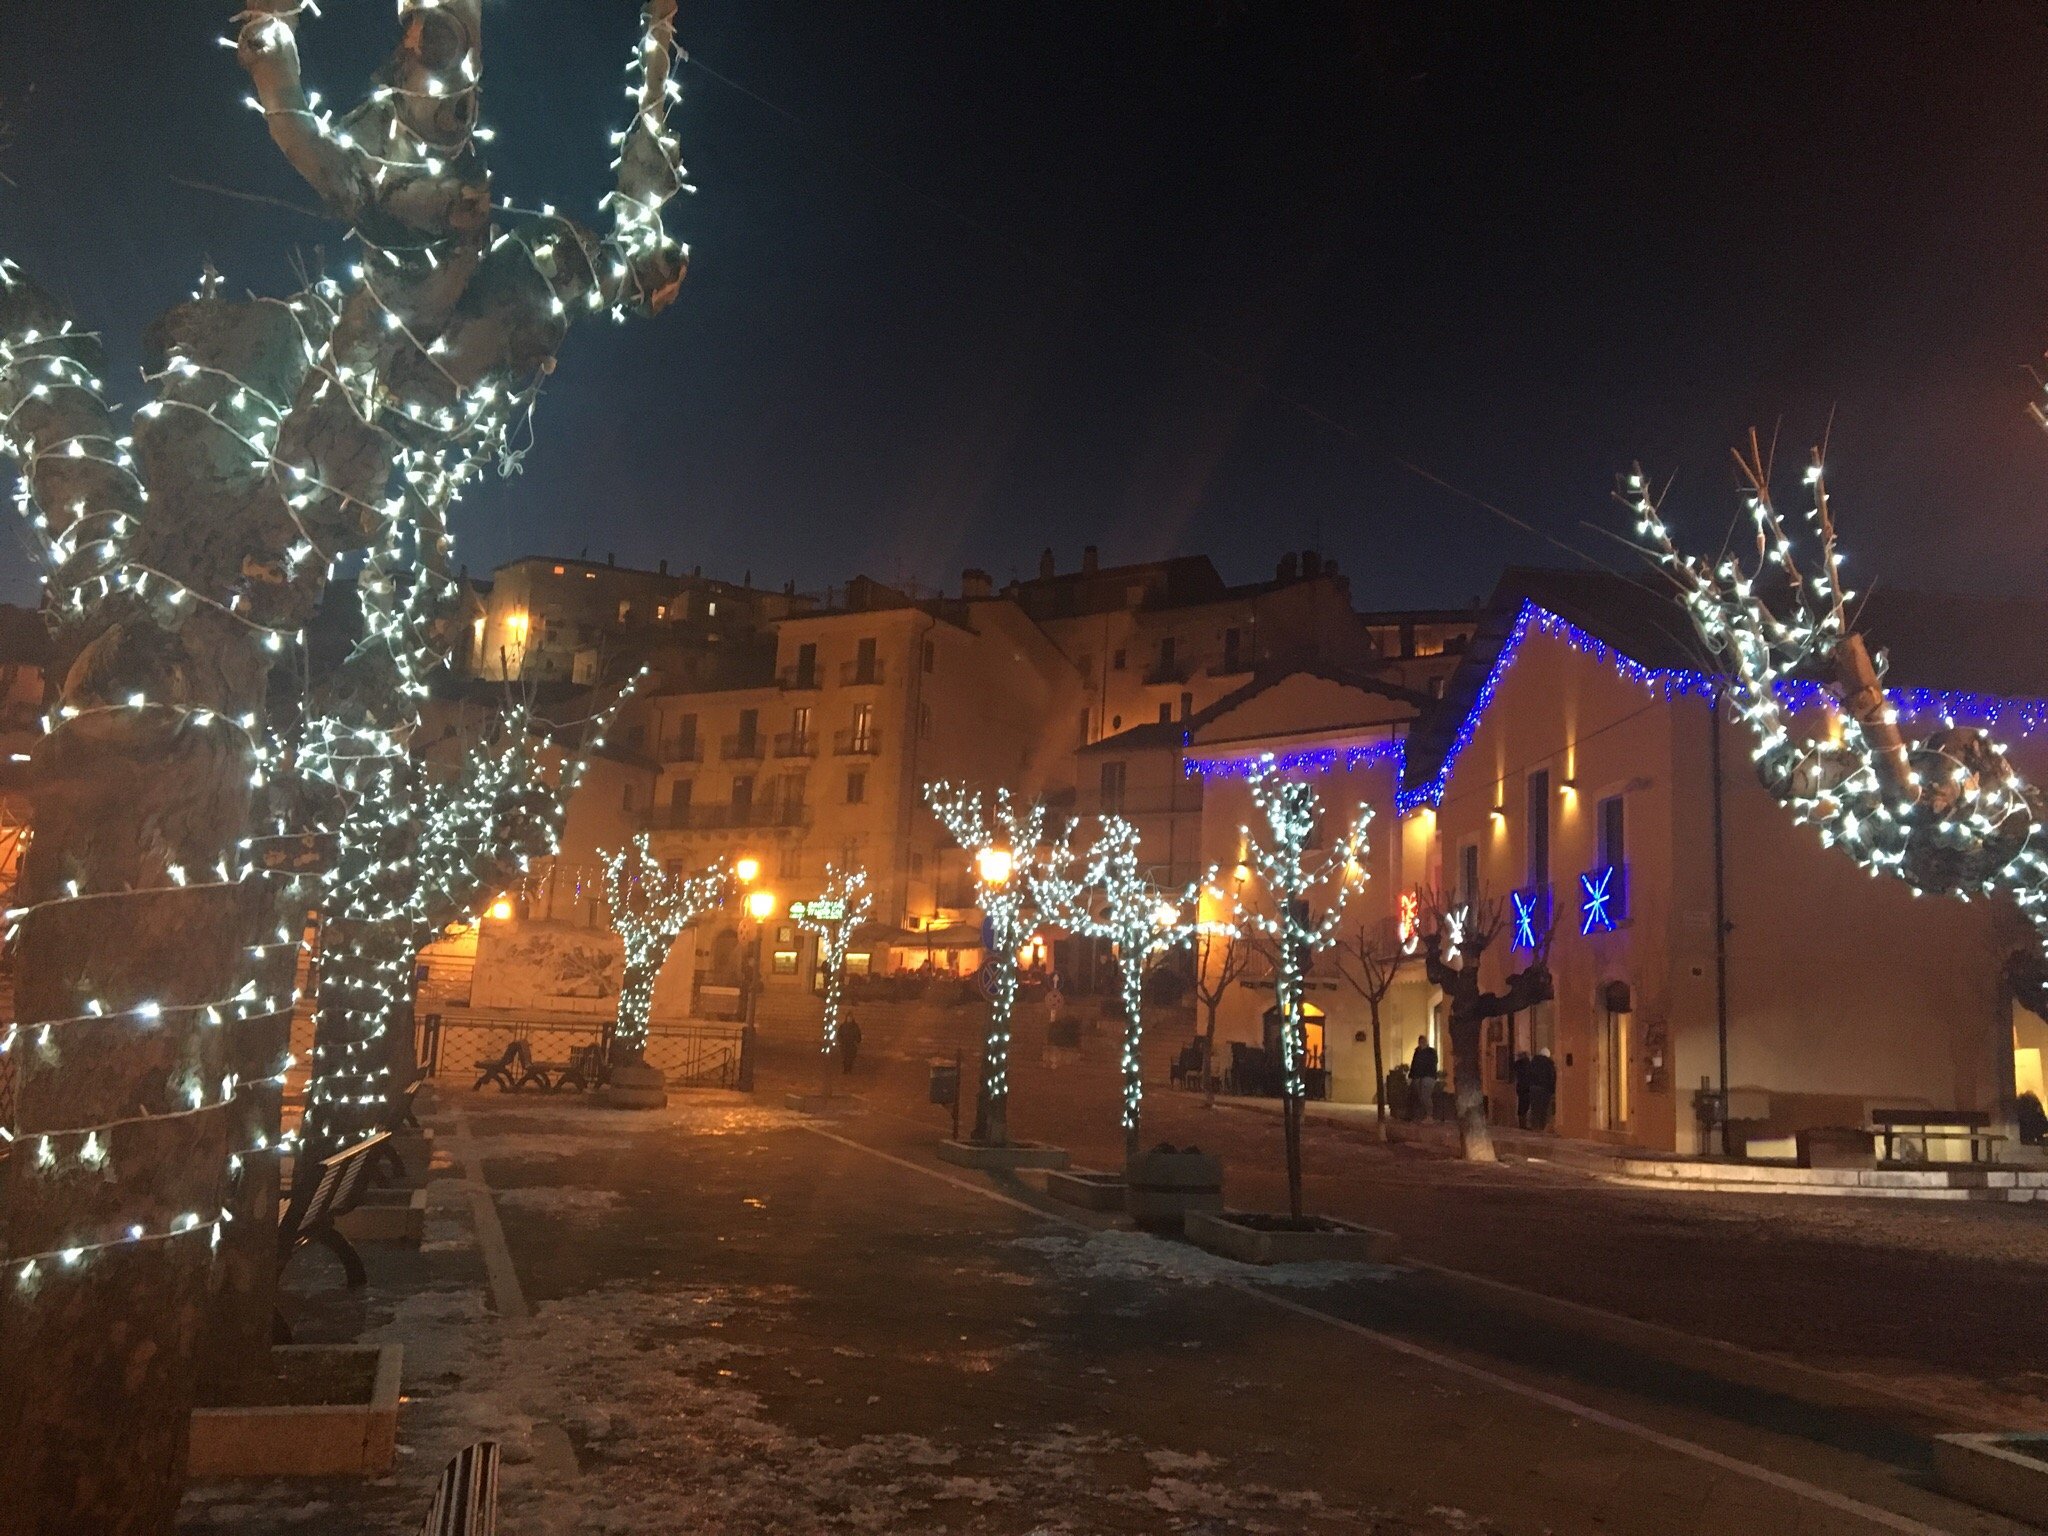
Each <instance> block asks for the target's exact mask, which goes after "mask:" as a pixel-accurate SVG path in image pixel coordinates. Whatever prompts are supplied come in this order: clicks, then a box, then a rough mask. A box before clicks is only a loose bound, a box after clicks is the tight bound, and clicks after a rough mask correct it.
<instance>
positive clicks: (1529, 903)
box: [1508, 886, 1550, 949]
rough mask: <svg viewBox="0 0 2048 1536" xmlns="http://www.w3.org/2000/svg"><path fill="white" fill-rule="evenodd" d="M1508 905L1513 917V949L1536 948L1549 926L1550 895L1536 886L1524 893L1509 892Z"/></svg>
mask: <svg viewBox="0 0 2048 1536" xmlns="http://www.w3.org/2000/svg"><path fill="white" fill-rule="evenodd" d="M1508 905H1509V907H1510V908H1511V909H1512V913H1513V917H1514V925H1515V938H1514V946H1515V948H1516V949H1534V948H1536V946H1537V945H1538V944H1540V943H1541V942H1542V939H1543V933H1544V930H1546V929H1547V928H1548V927H1549V926H1550V912H1549V906H1550V893H1549V892H1548V891H1546V890H1543V889H1541V888H1540V887H1537V886H1531V887H1530V888H1529V889H1528V890H1525V891H1510V892H1509V893H1508Z"/></svg>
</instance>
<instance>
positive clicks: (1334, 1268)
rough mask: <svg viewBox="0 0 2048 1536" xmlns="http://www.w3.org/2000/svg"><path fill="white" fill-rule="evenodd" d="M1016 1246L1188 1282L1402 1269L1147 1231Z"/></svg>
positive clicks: (1075, 1269) (1332, 1276)
mask: <svg viewBox="0 0 2048 1536" xmlns="http://www.w3.org/2000/svg"><path fill="white" fill-rule="evenodd" d="M1009 1246H1010V1247H1012V1248H1024V1249H1028V1250H1030V1251H1031V1252H1033V1253H1037V1254H1042V1255H1043V1256H1045V1257H1046V1258H1048V1259H1050V1260H1051V1261H1052V1262H1053V1264H1054V1266H1055V1267H1056V1268H1057V1269H1058V1270H1059V1271H1060V1272H1061V1273H1062V1274H1063V1275H1066V1276H1070V1277H1072V1276H1078V1277H1085V1278H1087V1279H1091V1280H1174V1281H1178V1282H1180V1283H1181V1284H1183V1285H1243V1284H1245V1283H1247V1282H1255V1283H1257V1284H1260V1285H1276V1286H1293V1287H1300V1288H1304V1289H1321V1288H1323V1287H1326V1286H1332V1285H1347V1284H1350V1283H1351V1282H1353V1281H1357V1280H1384V1279H1389V1278H1391V1277H1392V1276H1394V1275H1395V1274H1397V1273H1399V1271H1397V1270H1395V1269H1392V1268H1389V1267H1387V1266H1385V1265H1380V1264H1340V1263H1316V1264H1240V1263H1238V1261H1237V1260H1235V1259H1226V1258H1224V1257H1223V1256H1222V1255H1220V1254H1214V1253H1210V1252H1209V1251H1207V1250H1206V1249H1203V1248H1197V1247H1195V1246H1194V1245H1193V1244H1192V1243H1174V1242H1168V1241H1167V1240H1166V1239H1164V1238H1159V1237H1153V1236H1152V1235H1150V1234H1149V1233H1145V1232H1119V1231H1110V1232H1097V1233H1095V1234H1094V1235H1093V1236H1092V1237H1088V1238H1085V1239H1083V1238H1076V1237H1067V1236H1048V1237H1018V1238H1012V1239H1011V1240H1010V1243H1009Z"/></svg>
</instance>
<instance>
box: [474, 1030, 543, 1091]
mask: <svg viewBox="0 0 2048 1536" xmlns="http://www.w3.org/2000/svg"><path fill="white" fill-rule="evenodd" d="M476 1071H477V1079H476V1086H477V1088H479V1089H480V1088H482V1087H483V1086H484V1084H485V1083H496V1084H497V1085H498V1087H499V1089H500V1090H501V1091H502V1092H505V1093H517V1092H518V1091H519V1090H520V1089H522V1088H524V1087H525V1086H526V1085H527V1084H528V1083H537V1084H539V1085H540V1086H541V1087H542V1088H546V1087H547V1085H548V1078H547V1074H546V1073H545V1072H543V1071H541V1069H540V1068H539V1067H537V1066H536V1065H535V1064H534V1060H533V1047H532V1046H530V1045H528V1044H527V1043H526V1042H525V1041H524V1040H514V1041H512V1042H510V1043H509V1044H508V1045H506V1047H505V1050H504V1054H502V1055H500V1056H497V1057H493V1058H486V1059H484V1060H481V1061H478V1062H477V1063H476Z"/></svg>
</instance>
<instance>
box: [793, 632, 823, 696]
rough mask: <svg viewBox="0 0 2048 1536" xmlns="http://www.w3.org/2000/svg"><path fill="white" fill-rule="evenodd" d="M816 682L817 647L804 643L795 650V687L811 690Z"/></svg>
mask: <svg viewBox="0 0 2048 1536" xmlns="http://www.w3.org/2000/svg"><path fill="white" fill-rule="evenodd" d="M817 682H818V647H817V645H816V644H815V643H812V642H806V643H805V644H803V645H800V646H798V647H797V648H796V685H797V687H799V688H813V687H816V686H817Z"/></svg>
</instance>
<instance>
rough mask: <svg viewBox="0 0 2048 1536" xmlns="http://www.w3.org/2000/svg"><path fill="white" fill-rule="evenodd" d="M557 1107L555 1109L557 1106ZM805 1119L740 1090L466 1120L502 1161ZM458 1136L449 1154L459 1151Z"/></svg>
mask: <svg viewBox="0 0 2048 1536" xmlns="http://www.w3.org/2000/svg"><path fill="white" fill-rule="evenodd" d="M558 1104H559V1105H560V1107H559V1108H558V1107H557V1105H558ZM806 1123H807V1121H806V1117H805V1116H803V1115H800V1114H797V1113H795V1112H794V1111H792V1110H786V1109H771V1108H765V1107H756V1106H755V1105H754V1104H753V1103H752V1101H751V1100H750V1099H748V1098H745V1097H743V1096H741V1095H739V1094H734V1095H732V1096H731V1097H730V1098H729V1099H728V1098H726V1097H725V1096H723V1095H717V1096H713V1095H700V1096H695V1097H691V1098H687V1099H686V1098H680V1097H678V1098H676V1099H672V1100H671V1101H670V1102H669V1104H668V1106H667V1107H666V1108H664V1109H657V1110H640V1109H607V1108H605V1107H604V1106H602V1105H598V1104H591V1103H586V1102H582V1101H578V1100H569V1101H566V1102H564V1101H555V1102H551V1103H549V1104H548V1105H547V1106H546V1108H545V1109H543V1110H539V1111H537V1112H536V1113H534V1114H531V1115H526V1114H493V1115H491V1116H490V1117H488V1118H486V1119H479V1120H473V1121H471V1122H470V1123H469V1127H468V1129H469V1143H470V1145H472V1146H473V1147H475V1149H476V1151H477V1153H478V1155H479V1156H482V1157H484V1158H486V1159H491V1160H502V1161H507V1162H549V1161H556V1160H560V1159H564V1158H571V1157H584V1156H588V1155H589V1154H591V1153H593V1152H606V1151H610V1150H613V1149H615V1148H617V1147H618V1146H619V1145H620V1144H621V1143H624V1142H628V1141H630V1140H632V1139H633V1138H637V1137H642V1136H649V1135H657V1134H660V1133H663V1132H675V1133H678V1134H681V1135H684V1136H747V1135H754V1134H757V1133H759V1132H762V1131H782V1130H794V1129H796V1128H798V1127H800V1126H802V1125H804V1124H806ZM461 1144H462V1143H461V1140H460V1138H455V1139H454V1141H453V1144H452V1145H451V1148H450V1150H451V1152H454V1153H455V1154H456V1155H458V1156H459V1155H460V1148H461Z"/></svg>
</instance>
